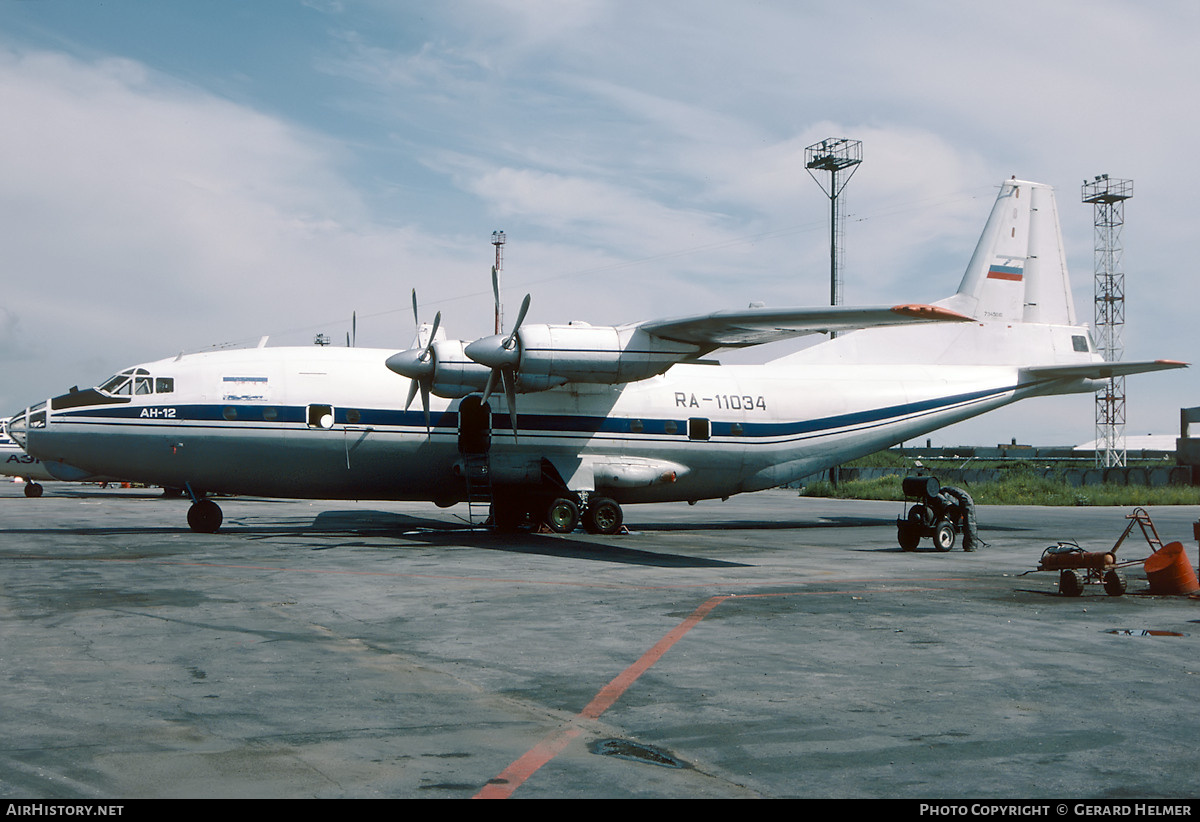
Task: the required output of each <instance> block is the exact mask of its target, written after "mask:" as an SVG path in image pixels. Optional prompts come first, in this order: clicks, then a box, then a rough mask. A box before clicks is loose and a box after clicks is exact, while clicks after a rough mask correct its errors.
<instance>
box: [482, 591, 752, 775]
mask: <svg viewBox="0 0 1200 822" xmlns="http://www.w3.org/2000/svg"><path fill="white" fill-rule="evenodd" d="M727 599H729V597H728V596H715V597H712V598H711V599H709V600H708V601H707V602H705V603H704V604H703V605H701V606H700V607H699V608H697V609H696V610H695V611H693V612H692V613H691V615H690V616H689V617H688V618H687V619H685V620H684V621H683V622H681V623H679V625H677V626H676V627H675V628H674V629H673V630H671V631H669V632H668V633H667V634H666V635H665V636H664V637H663V638H662V639H660V640H659V641H658V642H656V643H654V647H653V648H651V649H650V650H649V651H646V653H644V654H642V657H641V659H639V660H638V661H637V662H635V663H633V664H632V665H630V666H629V667H628V668H626V669H625V670H624V671H622V672H621V673H619V674H617V676H616V677H615V678H614V679H613V680H612V681H611V682H609V683H608V684H607V685H605V686H604V687H603V688H601V689H600V692H599V693H597V694H596V696H595V697H594V698H593V699H592V701H591V702H589V703H588V704H587V706H586V707H585V708H584V709H583V710H582V711H580V712H579V714H578V715H577V716H576V717H575V722H577V721H578V720H580V719H596V718H598V717H599V716H600V715H601V714H603V713H604V712H605V711H607V710H608V709H609V708H611V707H612V706H613V703H615V702H616V701H617V700H618V699H620V698H621V695H622V694H624V693H625V692H626V691H627V690H629V686H631V685H632V684H633V683H634V682H636V681H637V679H638V677H640V676H641V675H642V674H644V673H645V672H646V671H648V670H650V668H651V666H653V665H654V663H656V662H658V660H660V659H662V656H663V654H665V653H666V652H667V651H669V650H670V649H671V646H673V645H674V644H675V643H676V642H678V641H679V640H680V639H682V638H683V636H684V634H686V633H687V632H688V631H690V630H692V628H694V627H696V625H697V624H699V622H700V620H702V619H704V617H706V616H708V614H709V613H710V612H711V611H712V609H713V608H716V607H717V606H718V605H720V604H721V603H722V602H724V601H725V600H727ZM581 733H583V728H582V727H580V726H579V725H577V724H574V722H573V723H572V724H570V725H568V726H567V727H566V728H560V729H559V730H557V731H555V732H554V733H552V734H550V735H549V736H547V737H546V738H545V739H543V740H542V741H541V742H539V743H538V744H536V745H534V746H533V747H532V748H531V749H530V750H529V752H528V753H526V754H525V755H524V756H522V757H521V758H520V759H518V760H517V761H516V762H514V763H512V764H511V765H509V766H508V767H507V768H505V769H504V770H503V771H501V772H500V773H499V775H498V776H496V778H495V779H491V780H489V781H488V784H487V785H485V786H484V787H483V789H482V790H480V791H479V793H477V794H475V796H474V798H475V799H507V798H508V797H510V796H512V794H513V792H514V791H515V790H516V789H517V788H519V787H521V785H523V784H525V781H526V780H528V779H529V777H531V776H533V775H534V774H535V773H536V772H537V771H538V769H539V768H541V767H542V766H543V765H545V764H546V763H547V762H549V761H550V760H551V759H553V758H554V757H556V756H558V755H559V753H561V752H562V750H563V748H565V747H567V744H568V743H569V742H570V741H571V740H572V739H574V738H575V737H577V736H579V735H580V734H581Z"/></svg>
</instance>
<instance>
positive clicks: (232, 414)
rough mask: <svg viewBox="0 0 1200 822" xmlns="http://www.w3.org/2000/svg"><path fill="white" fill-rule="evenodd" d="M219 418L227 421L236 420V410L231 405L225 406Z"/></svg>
mask: <svg viewBox="0 0 1200 822" xmlns="http://www.w3.org/2000/svg"><path fill="white" fill-rule="evenodd" d="M221 416H223V417H224V418H225V419H227V420H236V419H237V409H236V408H234V407H233V406H232V405H227V406H225V408H224V409H222V410H221Z"/></svg>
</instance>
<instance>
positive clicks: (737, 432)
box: [729, 422, 746, 437]
mask: <svg viewBox="0 0 1200 822" xmlns="http://www.w3.org/2000/svg"><path fill="white" fill-rule="evenodd" d="M729 433H730V434H732V435H733V436H735V437H740V436H742V435H743V434H745V433H746V431H745V430H744V429H743V428H742V424H741V423H740V422H735V423H734V424H733V425H731V426H729Z"/></svg>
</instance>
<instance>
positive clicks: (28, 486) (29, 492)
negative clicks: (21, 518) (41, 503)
mask: <svg viewBox="0 0 1200 822" xmlns="http://www.w3.org/2000/svg"><path fill="white" fill-rule="evenodd" d="M41 495H42V486H41V485H40V484H39V483H36V482H27V483H25V496H27V497H40V496H41Z"/></svg>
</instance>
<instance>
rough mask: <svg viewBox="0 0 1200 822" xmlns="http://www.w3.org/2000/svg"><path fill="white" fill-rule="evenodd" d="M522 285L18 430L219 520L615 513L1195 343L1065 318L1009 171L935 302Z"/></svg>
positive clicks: (48, 407) (1060, 260) (1064, 387)
mask: <svg viewBox="0 0 1200 822" xmlns="http://www.w3.org/2000/svg"><path fill="white" fill-rule="evenodd" d="M415 305H416V299H415V296H414V311H415ZM528 307H529V297H526V298H525V303H524V304H523V305H522V307H521V310H520V313H519V316H518V319H517V322H516V324H515V327H514V328H513V329H512V330H511V331H510V332H509V333H507V334H497V335H495V336H489V337H484V338H482V339H477V340H475V341H473V342H465V341H462V340H455V339H449V338H447V337H446V335H445V333H444V331H443V330H442V329H441V327H440V320H441V317H440V314H439V315H438V317H436V318H435V319H434V321H433V323H432V325H421V326H419V330H418V336H417V341H416V344H415V346H414V347H413V348H411V349H410V350H407V351H401V352H397V351H394V350H378V349H376V350H369V349H363V348H357V347H351V346H347V347H346V348H340V347H337V348H334V347H321V346H310V347H296V348H283V347H281V348H270V347H263V346H260V347H258V348H253V349H245V350H233V351H216V352H208V353H201V354H190V355H179V356H177V357H174V358H169V359H163V360H158V361H156V362H150V363H146V364H144V365H139V366H136V367H134V368H129V369H126V370H125V371H122V372H121V373H119V374H117V375H116V376H114V377H112V378H111V379H109V380H107V381H105V382H104V383H102V384H100V385H99V386H97V387H96V388H90V389H86V390H73V391H71V392H70V393H67V394H63V395H62V396H59V397H55V398H53V399H49V400H47V401H45V402H42V403H39V404H37V405H34V406H32V407H30V408H27V409H26V410H24V411H22V412H21V413H19V414H17V415H16V416H14V417H13V418H12V419H11V421H10V423H9V430H10V432H11V434H12V436H13V437H14V438H16V439H17V441H18V442H19V443H20V444H21V445H22V447H24V448H25V450H26V451H27V452H28V453H29V454H31V455H32V456H34V457H36V458H39V459H41V460H43V461H44V462H47V463H52V462H61V463H63V464H65V465H69V466H74V467H75V469H77V470H79V471H83V472H88V473H91V474H99V475H105V476H110V477H119V478H122V479H126V480H130V481H134V482H143V483H148V484H153V485H161V486H165V487H176V488H186V489H188V491H189V493H190V494H191V495H192V498H193V504H192V507H191V509H190V510H189V512H188V522H189V525H190V526H191V527H192V528H193V529H194V530H197V531H203V532H212V531H216V530H217V529H218V528H219V527H220V524H221V520H222V515H221V511H220V508H219V507H218V506H217V504H216V503H215V502H213V501H212V499H210V498H207V497H205V496H204V494H205V493H206V492H207V493H220V494H237V495H252V496H267V497H296V498H323V499H387V500H427V501H431V502H434V503H436V504H438V505H442V506H448V505H452V504H455V503H459V502H464V501H466V502H479V503H480V504H481V505H483V504H484V503H486V504H489V505H490V507H491V522H492V524H493V526H494V527H495V528H497V529H498V530H502V531H503V530H513V529H516V528H518V527H520V526H521V525H523V524H527V523H528V524H535V525H540V524H545V525H548V526H549V527H550V528H552V529H553V530H555V531H558V532H569V531H571V530H574V529H575V528H576V527H577V526H578V525H579V524H581V523H582V525H583V526H584V527H585V528H586V529H587V530H588V531H590V532H593V533H602V534H608V533H614V532H616V531H617V530H618V529H620V528H621V524H622V516H623V514H622V509H621V506H622V505H627V504H631V503H638V502H666V501H685V500H686V501H696V500H701V499H713V498H724V497H728V496H731V495H733V494H739V493H744V492H747V491H758V490H761V489H765V488H772V487H776V486H779V485H781V484H783V483H786V482H788V481H790V480H794V479H796V478H798V477H803V476H806V475H809V474H813V473H816V472H818V471H821V470H823V469H826V468H829V467H831V466H834V465H837V464H839V463H842V462H844V461H847V460H851V459H854V458H856V457H860V456H863V455H866V454H870V453H872V452H874V451H878V450H880V449H882V448H886V447H889V446H892V445H895V444H897V443H900V442H904V441H905V440H908V439H911V438H913V437H915V436H918V435H921V434H925V433H927V432H929V431H932V430H934V429H937V428H940V427H942V426H945V425H949V424H951V423H955V422H959V421H961V420H964V419H967V418H968V417H973V416H976V415H978V414H982V413H984V412H986V411H990V410H992V409H995V408H999V407H1001V406H1003V405H1007V404H1009V403H1011V402H1014V401H1016V400H1021V399H1025V398H1027V397H1036V396H1043V395H1047V394H1063V393H1071V392H1090V391H1094V390H1095V389H1096V388H1097V387H1098V383H1097V382H1096V381H1098V380H1104V379H1107V378H1109V377H1111V376H1113V375H1124V374H1133V373H1138V372H1144V371H1156V370H1160V369H1170V368H1179V367H1183V366H1184V365H1185V363H1181V362H1176V361H1172V360H1156V361H1146V362H1105V361H1104V360H1103V358H1102V357H1101V355H1100V354H1098V353H1097V351H1096V346H1095V344H1094V342H1093V341H1092V339H1091V336H1090V334H1089V332H1088V328H1087V327H1086V326H1083V325H1079V324H1077V322H1076V319H1075V310H1074V306H1073V304H1072V299H1071V291H1070V284H1069V282H1068V278H1067V269H1066V259H1065V255H1064V252H1063V244H1062V236H1061V230H1060V227H1059V223H1058V213H1057V209H1056V206H1055V202H1054V191H1053V189H1052V188H1050V187H1049V186H1047V185H1044V184H1039V183H1030V182H1024V181H1019V180H1016V179H1012V180H1009V181H1006V182H1005V183H1004V184H1003V185H1002V186H1001V189H1000V194H999V197H998V198H997V199H996V204H995V206H994V207H993V209H992V212H991V216H990V217H989V218H988V221H987V225H986V227H985V229H984V232H983V236H982V238H981V239H980V241H979V244H978V246H977V247H976V249H975V253H974V255H973V256H972V257H971V261H970V264H969V265H968V266H967V270H966V273H965V275H964V276H963V278H962V282H961V285H960V286H959V288H958V292H957V293H955V294H953V295H951V296H949V297H947V298H946V299H943V300H940V301H938V302H936V303H934V304H933V305H898V306H883V307H869V308H856V307H844V306H837V307H828V308H801V309H787V310H779V309H749V310H745V311H726V312H718V313H715V314H710V315H707V316H698V317H687V318H682V319H668V320H653V321H649V322H639V323H633V324H629V325H619V326H606V327H599V326H591V325H586V324H580V323H568V324H564V325H547V324H528V325H526V324H524V319H525V314H526V311H527V310H528ZM851 329H854V330H851ZM820 332H839V333H838V334H837V335H836V336H834V337H832V338H831V339H829V340H826V341H823V342H821V343H818V344H816V345H813V346H811V347H808V348H805V349H803V350H800V351H798V352H796V353H793V354H790V355H788V356H784V357H782V358H779V359H776V360H773V361H771V362H767V363H765V364H760V365H721V364H719V363H716V362H713V361H710V360H706V359H704V358H705V357H707V355H709V354H710V353H712V352H713V351H716V350H717V349H720V348H737V347H745V346H751V345H757V344H761V343H766V342H771V341H775V340H781V339H786V338H789V337H795V336H799V335H802V334H810V333H820ZM841 332H848V333H841ZM418 395H419V396H420V398H421V400H420V402H421V407H420V408H416V407H414V400H415V399H416V397H417V396H418Z"/></svg>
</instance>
